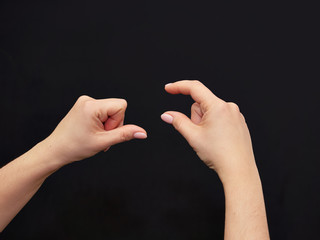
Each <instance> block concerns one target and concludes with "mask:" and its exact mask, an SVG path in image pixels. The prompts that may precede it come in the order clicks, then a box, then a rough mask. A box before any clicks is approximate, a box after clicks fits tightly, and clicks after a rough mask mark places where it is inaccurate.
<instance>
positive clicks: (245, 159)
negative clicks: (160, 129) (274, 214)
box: [161, 80, 255, 178]
mask: <svg viewBox="0 0 320 240" xmlns="http://www.w3.org/2000/svg"><path fill="white" fill-rule="evenodd" d="M165 90H166V91H167V92H168V93H171V94H184V95H191V97H192V98H193V100H194V101H195V103H194V104H193V105H192V107H191V119H190V118H188V117H187V116H185V115H184V114H182V113H180V112H175V111H168V112H165V113H164V114H162V115H161V118H162V120H164V121H165V122H167V123H170V124H171V123H172V125H173V126H174V127H175V129H176V130H177V131H179V132H180V133H181V134H182V135H183V137H185V139H186V140H187V141H188V143H189V144H190V146H191V147H192V148H193V149H194V150H195V151H196V153H197V154H198V156H199V157H200V159H202V161H203V162H204V163H205V164H206V165H207V166H208V167H210V168H212V169H214V170H215V171H216V172H217V173H218V175H219V176H220V178H223V177H224V176H228V175H230V174H231V175H232V174H234V173H236V172H239V171H241V172H243V171H245V170H247V169H248V168H252V167H255V160H254V155H253V150H252V145H251V138H250V133H249V130H248V127H247V125H246V122H245V118H244V117H243V115H242V114H241V113H240V111H239V108H238V106H237V105H236V104H235V103H227V102H225V101H223V100H222V99H220V98H218V97H216V96H215V95H214V94H213V93H212V92H211V91H210V90H209V89H208V88H207V87H205V86H204V85H203V84H202V83H201V82H199V81H188V80H185V81H178V82H175V83H172V84H167V85H166V86H165Z"/></svg>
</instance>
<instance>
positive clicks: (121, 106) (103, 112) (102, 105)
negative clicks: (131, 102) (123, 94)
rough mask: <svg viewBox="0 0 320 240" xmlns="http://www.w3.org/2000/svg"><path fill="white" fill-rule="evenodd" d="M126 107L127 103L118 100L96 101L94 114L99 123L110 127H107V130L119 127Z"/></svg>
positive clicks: (123, 100)
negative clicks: (96, 115)
mask: <svg viewBox="0 0 320 240" xmlns="http://www.w3.org/2000/svg"><path fill="white" fill-rule="evenodd" d="M127 105H128V104H127V101H126V100H125V99H120V98H109V99H100V100H96V103H95V106H96V113H97V114H98V117H99V119H100V121H101V122H103V123H105V122H106V123H108V124H110V127H108V126H107V128H108V130H109V129H113V128H115V127H117V126H119V125H120V123H121V122H122V121H123V119H124V113H125V111H126V109H127ZM110 118H111V119H110ZM109 119H110V120H109Z"/></svg>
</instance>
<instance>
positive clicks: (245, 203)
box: [222, 166, 269, 240]
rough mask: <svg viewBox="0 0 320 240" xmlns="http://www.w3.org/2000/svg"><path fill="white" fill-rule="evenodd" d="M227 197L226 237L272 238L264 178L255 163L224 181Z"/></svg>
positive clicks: (230, 175)
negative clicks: (264, 196) (266, 207)
mask: <svg viewBox="0 0 320 240" xmlns="http://www.w3.org/2000/svg"><path fill="white" fill-rule="evenodd" d="M222 182H223V186H224V191H225V199H226V216H225V239H226V240H233V239H248V240H250V239H269V232H268V224H267V218H266V211H265V204H264V199H263V192H262V186H261V181H260V177H259V173H258V170H257V168H256V166H253V167H251V168H250V169H248V170H247V169H246V170H243V171H242V170H241V171H239V172H235V173H233V174H229V177H228V179H224V180H222Z"/></svg>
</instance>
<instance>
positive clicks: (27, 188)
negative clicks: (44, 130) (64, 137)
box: [0, 141, 61, 232]
mask: <svg viewBox="0 0 320 240" xmlns="http://www.w3.org/2000/svg"><path fill="white" fill-rule="evenodd" d="M52 157H53V155H51V150H50V145H49V144H48V143H47V142H46V141H43V142H41V143H39V144H37V145H36V146H34V147H33V148H32V149H31V150H29V151H28V152H27V153H25V154H23V155H22V156H20V157H18V158H17V159H15V160H14V161H12V162H10V163H9V164H7V165H6V166H4V167H3V168H1V169H0V196H1V198H0V232H1V231H2V230H3V229H4V228H5V227H6V226H7V225H8V224H9V222H10V221H11V220H12V219H13V218H14V217H15V216H16V214H17V213H18V212H19V211H20V210H21V209H22V208H23V206H24V205H25V204H26V203H27V202H28V201H29V200H30V199H31V198H32V196H33V195H34V194H35V193H36V192H37V190H38V189H39V188H40V186H41V185H42V183H43V182H44V180H45V179H46V178H47V177H48V176H49V175H50V174H52V173H53V172H54V171H56V170H57V169H58V168H59V167H61V166H59V165H58V164H57V163H55V161H52V159H51V158H52Z"/></svg>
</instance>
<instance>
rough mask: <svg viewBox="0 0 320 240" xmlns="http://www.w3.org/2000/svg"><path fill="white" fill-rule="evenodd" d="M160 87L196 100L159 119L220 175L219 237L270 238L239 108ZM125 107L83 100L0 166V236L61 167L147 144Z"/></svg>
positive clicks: (204, 91)
mask: <svg viewBox="0 0 320 240" xmlns="http://www.w3.org/2000/svg"><path fill="white" fill-rule="evenodd" d="M165 90H166V91H167V92H168V93H170V94H185V95H191V97H192V98H193V100H194V101H195V103H194V104H193V105H192V107H191V118H188V117H187V116H185V115H184V114H182V113H179V112H174V111H168V112H165V113H164V114H162V115H161V118H162V119H163V120H164V121H165V122H167V123H169V124H172V125H173V126H174V127H175V128H176V130H177V131H179V132H180V133H181V134H182V136H183V137H185V138H186V140H187V141H188V143H189V144H190V146H191V147H192V148H193V149H194V150H195V151H196V153H197V154H198V156H199V158H200V159H201V160H202V161H203V162H204V163H205V164H206V165H207V166H208V167H209V168H210V169H213V170H214V171H216V173H217V174H218V175H219V177H220V179H221V181H222V184H223V187H224V191H225V199H226V218H225V239H269V233H268V225H267V219H266V212H265V206H264V200H263V193H262V186H261V181H260V177H259V173H258V170H257V167H256V164H255V159H254V154H253V150H252V144H251V138H250V133H249V130H248V127H247V125H246V122H245V119H244V117H243V115H242V114H241V113H240V111H239V108H238V107H237V105H236V104H234V103H226V102H224V101H223V100H221V99H219V98H218V97H216V96H215V95H214V94H213V93H212V92H211V91H210V90H209V89H208V88H206V87H205V86H204V85H203V84H202V83H200V82H199V81H189V80H184V81H179V82H175V83H172V84H168V85H166V87H165ZM126 106H127V103H126V101H125V100H123V99H104V100H96V99H93V98H90V97H87V96H82V97H80V98H79V99H78V101H77V102H76V103H75V105H74V106H73V107H72V109H71V110H70V112H69V113H68V114H67V115H66V117H65V118H64V119H63V120H62V121H61V122H60V123H59V125H58V126H57V127H56V129H55V130H54V131H53V133H52V134H51V135H50V136H49V137H48V138H46V139H45V140H43V141H42V142H40V143H39V144H37V145H36V146H35V147H33V148H32V149H31V150H29V151H28V152H27V153H25V154H24V155H22V156H20V157H19V158H17V159H15V160H14V161H12V162H10V163H9V164H7V165H6V166H4V167H3V168H1V169H0V183H1V184H0V196H1V197H0V232H1V231H2V230H3V229H4V228H5V227H6V226H7V225H8V224H9V222H10V221H11V220H12V219H13V218H14V217H15V215H16V214H17V213H18V212H19V211H20V210H21V209H22V208H23V206H24V205H25V204H26V203H27V202H28V201H29V200H30V199H31V197H32V196H33V195H34V194H35V193H36V191H37V190H38V189H39V188H40V186H41V185H42V183H43V182H44V181H45V179H46V178H47V177H48V176H50V175H51V174H52V173H54V172H55V171H57V170H58V169H59V168H61V167H63V166H64V165H67V164H70V163H72V162H74V161H79V160H82V159H85V158H88V157H91V156H93V155H95V154H96V153H98V152H100V151H107V150H108V149H109V148H110V147H111V146H112V145H114V144H117V143H121V142H124V141H129V140H131V139H134V138H138V139H145V138H146V137H147V133H146V131H145V130H144V129H143V128H141V127H139V126H136V125H123V122H124V115H125V110H126Z"/></svg>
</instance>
